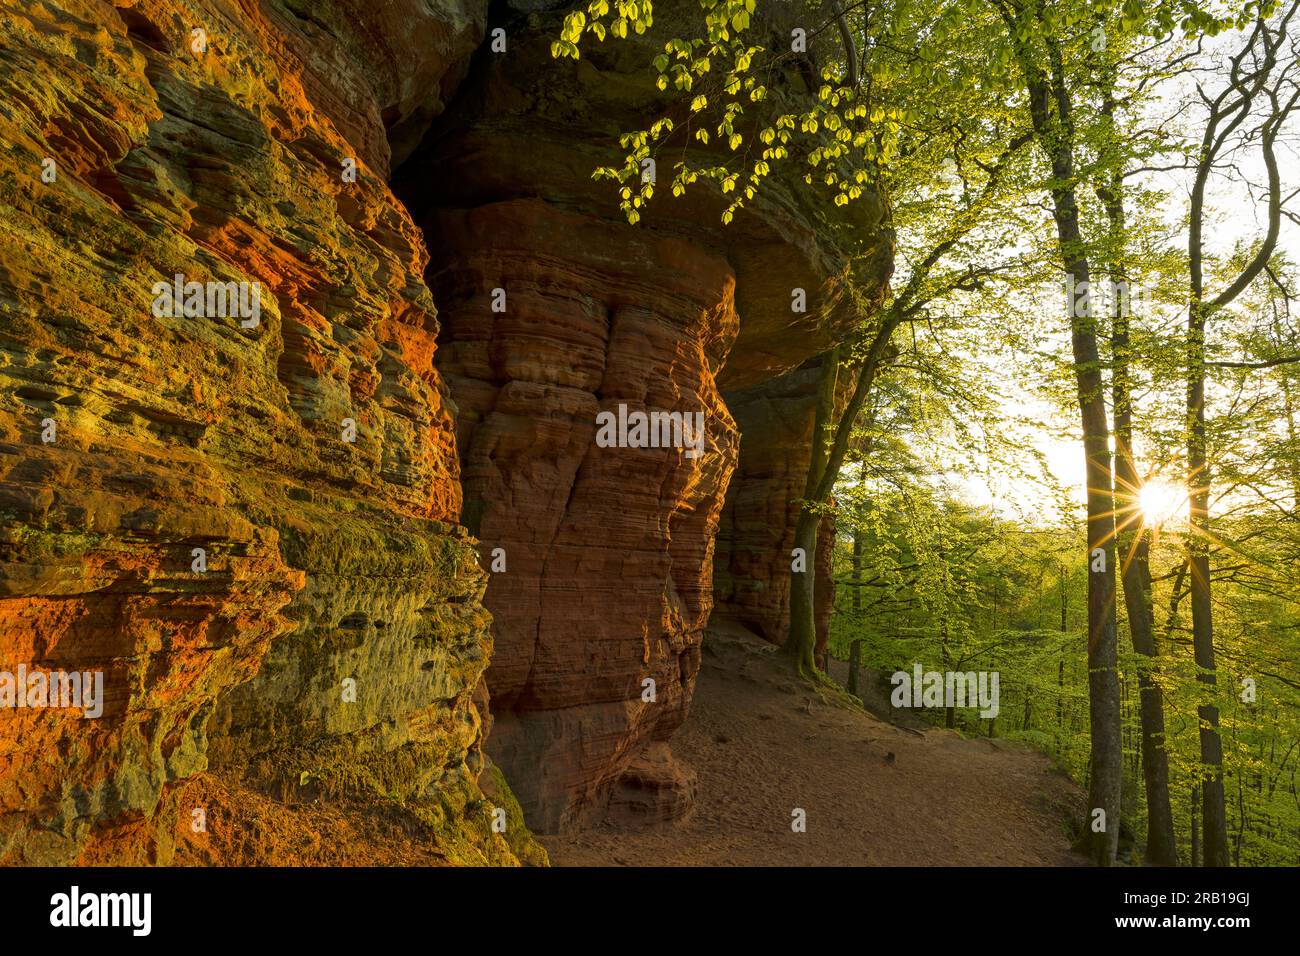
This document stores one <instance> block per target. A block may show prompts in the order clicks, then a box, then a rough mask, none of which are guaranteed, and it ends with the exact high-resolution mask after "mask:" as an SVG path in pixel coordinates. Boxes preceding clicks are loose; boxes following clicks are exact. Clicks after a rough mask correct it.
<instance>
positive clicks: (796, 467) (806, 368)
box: [713, 359, 835, 654]
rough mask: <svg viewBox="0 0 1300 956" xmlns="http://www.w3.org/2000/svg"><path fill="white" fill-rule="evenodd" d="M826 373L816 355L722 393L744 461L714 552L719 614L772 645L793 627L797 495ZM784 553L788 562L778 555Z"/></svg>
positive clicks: (822, 571)
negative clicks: (820, 382) (822, 376)
mask: <svg viewBox="0 0 1300 956" xmlns="http://www.w3.org/2000/svg"><path fill="white" fill-rule="evenodd" d="M820 374H821V367H820V363H819V362H818V360H816V359H813V360H811V361H809V362H806V363H804V364H803V365H802V366H800V367H799V368H797V369H793V370H791V371H789V372H787V373H786V374H784V375H780V376H777V377H776V378H773V379H769V380H768V381H766V382H762V383H760V384H758V385H753V386H750V387H749V388H743V389H737V390H735V391H729V392H726V393H725V399H726V402H727V407H728V408H730V409H731V413H732V415H734V416H735V419H736V425H737V427H738V428H739V429H740V434H741V442H740V465H739V467H738V468H737V470H736V474H735V475H734V476H733V477H732V480H731V484H730V485H729V486H728V488H727V500H726V505H725V507H724V508H723V512H722V520H721V524H720V526H719V528H718V539H717V547H716V552H715V556H714V573H713V585H714V588H713V597H714V615H715V617H719V618H730V619H732V620H734V621H735V622H736V623H739V624H741V625H743V626H744V627H746V628H747V629H748V630H750V631H752V632H753V633H755V634H757V635H759V636H760V637H763V638H765V639H766V640H769V641H771V642H773V643H777V644H779V643H781V642H783V641H784V640H785V637H786V633H787V629H788V627H789V624H790V577H789V572H790V562H791V560H792V558H791V549H792V548H793V547H794V526H795V522H796V521H797V520H798V517H799V505H798V500H799V499H800V498H802V497H803V495H804V488H805V482H806V480H807V476H808V464H809V461H810V460H811V457H812V440H813V425H814V421H815V419H816V412H817V383H818V378H819V376H820ZM834 543H835V521H834V518H833V517H832V516H830V515H827V516H826V518H824V519H823V520H822V523H821V526H820V527H819V528H818V534H817V556H816V566H815V568H814V572H813V573H814V574H816V576H817V583H816V591H815V595H814V596H815V613H816V620H817V652H818V653H819V654H820V653H822V652H823V651H824V650H825V647H826V641H827V638H828V637H829V635H830V620H831V612H832V610H833V608H834V598H835V592H834V585H833V583H832V578H831V572H832V568H831V557H832V555H833V553H834ZM781 556H784V561H782V560H781Z"/></svg>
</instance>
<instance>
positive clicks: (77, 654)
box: [0, 0, 529, 863]
mask: <svg viewBox="0 0 1300 956" xmlns="http://www.w3.org/2000/svg"><path fill="white" fill-rule="evenodd" d="M481 6H482V5H480V7H479V8H478V9H477V11H475V10H474V9H470V10H467V9H465V8H463V7H462V6H460V5H458V3H457V2H456V0H441V2H439V3H434V4H430V3H426V2H417V0H398V2H393V3H387V4H382V5H379V4H372V3H368V2H365V0H348V2H341V3H335V4H329V5H322V4H313V3H306V2H300V0H268V2H265V3H261V4H255V3H250V2H222V0H203V2H168V3H162V2H153V0H140V2H125V0H123V2H119V3H118V4H117V5H111V4H109V3H104V2H93V0H81V2H79V0H63V2H61V3H59V4H23V5H20V6H19V7H18V8H15V7H14V6H13V5H5V7H4V8H3V9H2V10H0V34H2V37H3V45H2V47H0V60H2V61H3V69H0V139H2V140H3V141H4V143H5V145H6V150H5V154H4V158H3V160H0V162H2V163H3V165H2V166H0V232H3V237H2V241H0V519H2V522H3V530H2V531H0V671H4V672H10V673H13V672H15V671H16V670H17V669H18V668H19V666H20V665H23V666H25V667H26V668H27V669H29V670H32V669H44V670H46V671H60V670H62V671H73V670H76V671H85V672H94V671H101V672H102V673H103V681H104V705H103V713H102V716H100V717H98V718H97V719H89V718H83V717H82V715H81V712H80V711H78V710H72V709H50V708H42V707H29V708H26V709H17V708H14V707H11V706H6V707H4V708H0V860H4V861H8V862H28V863H54V862H57V863H67V862H73V861H82V862H90V861H98V860H111V861H114V862H146V861H149V862H169V861H172V860H175V861H178V862H179V861H185V860H189V859H194V860H206V861H210V862H221V861H222V860H223V859H226V860H228V859H232V858H234V859H238V860H239V861H240V862H277V861H278V860H280V859H295V860H303V861H306V862H311V861H312V859H313V858H310V857H304V856H303V855H302V854H299V855H298V856H296V857H288V856H286V857H279V856H277V849H276V847H275V846H274V845H258V841H257V840H256V839H251V838H250V836H249V832H248V825H249V822H248V820H245V819H241V818H240V813H241V812H242V811H241V809H240V808H241V807H248V806H251V805H252V802H253V798H252V796H251V794H253V793H262V794H265V793H272V792H273V793H274V794H275V795H276V798H277V799H278V800H280V801H282V805H284V806H289V805H294V804H302V803H305V802H308V801H312V800H326V801H330V803H331V806H333V807H335V808H336V810H338V812H343V813H357V814H365V813H366V812H369V808H373V807H377V806H379V807H383V808H386V809H384V811H383V812H384V813H385V814H388V815H389V816H392V815H398V816H401V817H402V819H403V820H404V823H403V826H408V825H409V828H410V832H411V838H412V839H413V840H414V841H417V842H418V843H419V845H421V846H422V847H424V848H426V849H427V850H428V854H427V856H426V857H425V859H426V860H435V861H436V860H439V859H446V860H453V861H461V862H486V861H497V862H511V861H513V860H515V859H516V854H515V852H514V851H513V850H512V849H511V847H510V846H508V845H507V844H506V842H505V840H503V839H502V838H501V837H500V836H498V835H496V834H493V833H491V832H490V828H489V816H488V814H489V812H490V806H488V805H487V804H486V803H485V801H484V799H483V794H482V792H481V791H480V787H479V783H478V780H479V776H480V773H481V772H482V770H483V761H482V758H481V753H480V744H481V738H482V733H483V720H484V715H483V714H482V713H481V711H480V708H479V706H477V705H476V703H475V698H474V693H475V689H476V687H477V686H478V684H479V679H480V675H481V672H482V671H483V669H484V667H485V666H486V664H487V661H488V658H489V655H490V653H491V639H490V637H489V633H488V621H489V619H488V616H487V614H486V613H485V612H484V610H483V608H482V606H481V602H480V599H481V596H482V592H483V588H484V585H485V578H484V574H483V572H482V570H481V569H480V568H479V566H478V563H477V555H476V551H475V547H474V543H473V541H472V540H471V539H470V538H469V537H468V535H467V534H466V533H465V531H464V529H463V528H462V527H460V526H459V516H460V511H461V495H460V487H459V482H458V474H457V473H458V462H457V456H456V445H455V438H454V434H453V422H452V418H451V415H450V414H449V404H448V402H447V400H446V397H445V390H444V387H443V384H442V382H441V380H440V378H439V376H438V373H437V371H436V370H435V368H434V366H433V358H434V351H435V339H436V335H437V323H436V320H435V309H434V302H433V298H432V297H431V295H430V293H429V290H428V288H427V287H426V285H425V283H424V280H423V271H424V266H425V262H426V254H425V251H424V247H423V244H422V241H421V237H420V234H419V231H418V230H417V229H416V227H415V226H414V224H413V223H412V221H411V219H410V217H409V215H408V214H407V212H406V210H405V209H404V208H403V207H402V205H401V204H400V203H398V202H397V201H396V200H395V199H394V197H393V196H392V194H391V193H390V191H389V189H388V187H387V185H386V180H387V177H388V171H389V162H390V155H391V153H390V150H395V151H396V154H397V155H398V156H399V157H400V156H401V155H404V153H405V152H406V151H409V148H410V146H411V145H412V144H413V143H414V141H415V140H416V139H418V136H419V134H420V132H422V130H423V128H424V126H425V125H426V123H427V120H428V119H429V118H430V117H431V116H432V115H434V114H436V113H437V112H438V111H439V110H440V109H441V107H442V105H443V103H444V101H445V100H446V99H447V97H448V96H449V95H450V92H451V89H452V88H453V87H454V85H455V82H456V80H457V79H458V78H459V77H460V76H461V75H462V74H463V72H464V68H465V63H466V61H467V57H468V54H469V52H470V50H471V49H472V48H473V47H474V46H475V45H476V44H477V43H478V41H479V39H480V38H481V37H482V30H483V10H482V8H481ZM390 141H391V143H392V146H391V147H390ZM353 170H354V171H355V175H352V171H353ZM178 275H179V276H181V279H180V280H179V281H181V282H197V283H205V284H207V283H212V284H217V283H220V284H222V286H221V289H222V290H226V289H228V290H229V292H230V293H231V295H234V293H235V292H236V290H238V291H239V292H241V293H243V294H244V298H243V299H242V300H239V301H241V302H243V303H244V304H245V305H247V306H250V307H249V308H245V309H243V310H242V311H237V310H233V309H231V308H228V307H227V308H223V307H222V304H221V303H222V301H223V300H222V299H220V298H215V299H214V298H212V297H208V298H206V299H202V297H201V301H196V303H195V305H194V307H193V308H191V309H189V310H186V309H183V308H177V309H175V310H173V309H170V308H162V307H161V306H159V298H158V297H159V295H160V293H159V291H158V290H157V289H156V288H155V283H159V282H162V283H164V286H163V289H164V293H163V298H164V299H168V298H170V297H169V296H167V295H166V294H165V289H166V284H170V283H172V282H173V280H174V279H175V277H176V276H178ZM225 283H232V285H230V286H228V287H227V286H225V285H224V284H225ZM240 283H247V285H243V286H239V284H240ZM253 283H256V284H257V286H256V288H254V286H253V285H252V284H253ZM203 288H204V289H210V288H211V287H210V286H207V285H205V286H204V287H203ZM221 294H224V293H218V295H221ZM233 301H234V300H233V299H230V300H226V304H227V306H229V305H230V304H231V302H233ZM254 301H256V302H257V303H258V304H257V306H256V308H253V307H251V306H252V302H254ZM168 304H170V303H168ZM232 312H234V314H232ZM0 703H5V698H4V696H3V684H2V683H0ZM480 703H481V701H480ZM241 788H246V789H247V791H248V793H249V794H250V797H249V798H248V799H242V798H240V797H238V793H239V792H240V790H241ZM495 789H497V790H500V789H502V788H495ZM218 792H220V793H222V794H225V797H223V798H221V799H220V800H218V798H217V797H215V796H213V794H216V793H218ZM232 793H234V794H235V795H234V796H231V794H232ZM205 794H206V796H205ZM259 799H260V798H259ZM499 799H500V802H506V801H507V800H508V794H507V795H506V796H502V797H500V798H499ZM205 801H214V802H205ZM218 804H219V805H218ZM339 808H342V809H339ZM249 812H251V811H249ZM303 816H304V817H310V816H312V814H304V815H303ZM315 816H316V817H317V818H318V819H319V818H320V817H321V816H322V815H321V814H315ZM264 822H265V821H263V823H264ZM303 826H306V827H308V828H310V826H311V824H303ZM302 836H303V834H302V833H298V834H297V835H296V836H295V839H298V838H299V837H302ZM307 836H308V837H310V836H311V834H310V833H308V834H307ZM307 842H310V840H308V841H307ZM318 842H319V840H318ZM236 847H238V848H239V849H238V851H236V850H235V849H234V848H236ZM516 849H519V850H520V852H523V853H526V852H529V851H528V848H527V847H526V846H524V845H523V844H518V845H517V846H516ZM336 852H337V851H336Z"/></svg>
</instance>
